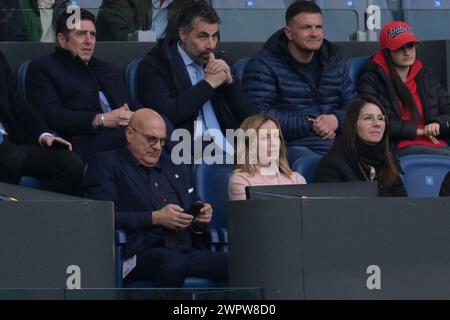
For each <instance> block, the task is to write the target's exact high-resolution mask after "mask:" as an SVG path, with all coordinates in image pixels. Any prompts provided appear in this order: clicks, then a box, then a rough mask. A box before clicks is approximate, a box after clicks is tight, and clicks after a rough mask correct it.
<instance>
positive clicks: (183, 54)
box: [177, 41, 199, 68]
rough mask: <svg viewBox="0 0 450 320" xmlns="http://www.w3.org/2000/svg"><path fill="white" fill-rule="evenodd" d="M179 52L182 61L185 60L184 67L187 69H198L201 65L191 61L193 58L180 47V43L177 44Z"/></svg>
mask: <svg viewBox="0 0 450 320" xmlns="http://www.w3.org/2000/svg"><path fill="white" fill-rule="evenodd" d="M177 48H178V52H179V53H180V56H181V59H183V62H184V65H185V66H186V67H189V66H193V67H195V68H197V67H198V66H199V65H198V64H197V63H195V62H194V60H192V59H191V57H190V56H189V55H188V54H187V52H186V51H184V50H183V48H181V46H180V41H178V42H177Z"/></svg>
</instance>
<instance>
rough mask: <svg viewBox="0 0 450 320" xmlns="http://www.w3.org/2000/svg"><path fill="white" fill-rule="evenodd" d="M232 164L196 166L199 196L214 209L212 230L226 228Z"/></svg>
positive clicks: (195, 180) (203, 164)
mask: <svg viewBox="0 0 450 320" xmlns="http://www.w3.org/2000/svg"><path fill="white" fill-rule="evenodd" d="M231 171H232V165H231V164H206V163H202V164H196V165H194V186H195V190H196V191H197V194H198V196H199V197H200V198H201V199H202V200H203V201H204V202H207V203H209V204H211V206H212V207H213V211H214V214H213V219H212V221H211V227H212V228H226V226H227V222H226V216H225V207H226V203H227V201H228V180H229V177H230V175H231Z"/></svg>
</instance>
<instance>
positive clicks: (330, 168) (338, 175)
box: [315, 143, 407, 197]
mask: <svg viewBox="0 0 450 320" xmlns="http://www.w3.org/2000/svg"><path fill="white" fill-rule="evenodd" d="M366 180H367V179H366V178H365V177H364V174H363V172H362V171H361V169H360V167H359V165H358V163H357V162H356V161H355V160H354V157H353V156H352V155H351V154H350V153H348V152H346V151H345V150H344V149H343V148H342V147H341V146H340V145H339V144H337V143H336V144H335V145H334V146H333V147H332V148H331V149H330V152H329V153H328V154H327V155H325V156H324V157H323V158H322V160H321V161H320V163H319V167H318V168H317V170H316V174H315V181H316V182H347V181H366ZM379 188H380V195H381V196H383V197H406V196H407V193H406V190H405V187H404V186H403V182H402V180H401V179H400V178H399V179H398V181H397V183H395V184H394V185H393V186H389V187H388V186H384V185H382V184H381V182H380V181H379Z"/></svg>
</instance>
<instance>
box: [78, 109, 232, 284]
mask: <svg viewBox="0 0 450 320" xmlns="http://www.w3.org/2000/svg"><path fill="white" fill-rule="evenodd" d="M125 133H126V141H127V147H126V148H123V149H118V150H114V151H108V152H104V153H99V154H97V156H96V157H95V158H94V160H93V161H92V162H91V163H89V165H88V169H87V172H86V176H85V185H84V186H85V191H86V195H87V196H88V197H89V198H93V199H96V200H109V201H114V205H115V209H116V227H117V228H121V229H125V230H126V231H127V232H128V235H129V241H128V246H127V247H126V256H127V257H128V258H132V257H133V256H134V255H136V265H135V266H134V265H132V266H131V267H130V269H131V268H133V267H134V268H133V269H132V271H131V272H130V273H129V274H128V275H127V276H126V277H125V282H134V281H138V280H150V281H155V284H156V286H158V287H180V286H182V284H183V282H184V279H185V278H186V277H201V278H208V279H211V280H216V281H223V280H226V278H227V256H226V254H225V253H223V252H212V251H209V250H208V245H209V234H208V232H207V224H208V223H209V222H210V221H211V218H212V212H213V210H212V208H211V205H209V204H207V203H205V204H204V206H203V208H202V209H201V210H200V212H199V214H198V215H197V216H196V217H195V218H194V217H193V216H192V215H190V214H187V213H186V210H187V209H189V208H190V207H191V206H192V205H193V204H194V203H195V202H197V201H199V200H200V199H199V198H198V196H197V195H196V193H195V190H194V189H193V187H192V185H191V182H190V175H189V172H188V170H187V168H186V167H185V166H183V165H182V166H175V165H173V163H172V161H171V159H170V157H169V156H168V155H167V154H166V153H165V152H163V146H164V144H165V141H166V125H165V122H164V120H163V119H162V117H161V116H160V115H159V114H158V113H157V112H155V111H153V110H150V109H144V108H143V109H140V110H138V111H136V112H135V113H134V115H133V116H132V117H131V119H130V122H129V125H128V126H127V128H126V130H125ZM130 261H132V260H130Z"/></svg>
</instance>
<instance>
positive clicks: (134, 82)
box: [125, 58, 142, 100]
mask: <svg viewBox="0 0 450 320" xmlns="http://www.w3.org/2000/svg"><path fill="white" fill-rule="evenodd" d="M141 61H142V58H139V59H135V60H133V61H131V62H130V63H129V64H128V66H127V69H126V71H125V77H126V79H127V84H128V90H129V91H130V95H131V98H132V99H133V100H139V98H138V96H139V85H138V67H139V63H141Z"/></svg>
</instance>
